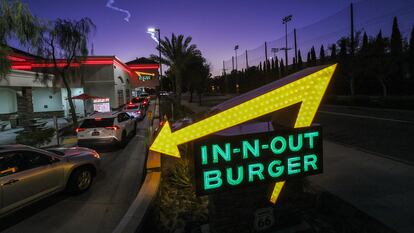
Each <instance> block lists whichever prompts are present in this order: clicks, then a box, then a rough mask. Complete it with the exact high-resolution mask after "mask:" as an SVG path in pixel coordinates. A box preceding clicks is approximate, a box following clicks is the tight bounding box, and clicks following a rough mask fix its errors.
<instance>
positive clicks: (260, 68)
mask: <svg viewBox="0 0 414 233" xmlns="http://www.w3.org/2000/svg"><path fill="white" fill-rule="evenodd" d="M259 71H260V72H262V71H263V68H262V62H260V63H259Z"/></svg>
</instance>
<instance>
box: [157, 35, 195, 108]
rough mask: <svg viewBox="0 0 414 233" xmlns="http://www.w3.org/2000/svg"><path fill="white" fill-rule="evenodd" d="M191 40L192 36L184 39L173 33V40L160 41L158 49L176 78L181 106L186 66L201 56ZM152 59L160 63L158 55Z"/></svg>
mask: <svg viewBox="0 0 414 233" xmlns="http://www.w3.org/2000/svg"><path fill="white" fill-rule="evenodd" d="M191 40H192V38H191V37H190V36H188V37H186V38H184V36H183V35H178V36H176V35H175V34H174V33H173V34H172V35H171V39H169V38H168V37H165V39H164V40H161V41H160V46H158V47H157V49H158V50H159V51H161V54H162V55H163V58H162V59H161V62H162V63H163V64H165V65H167V66H169V67H170V72H171V73H172V74H173V75H174V77H175V91H176V94H177V102H178V104H181V93H182V87H183V81H184V80H183V79H184V70H185V68H186V65H187V64H188V63H189V62H190V61H191V59H192V58H193V57H194V56H201V52H200V50H198V49H197V46H196V45H195V44H190V43H191ZM151 58H152V59H154V60H156V61H159V57H158V56H157V55H154V54H152V55H151Z"/></svg>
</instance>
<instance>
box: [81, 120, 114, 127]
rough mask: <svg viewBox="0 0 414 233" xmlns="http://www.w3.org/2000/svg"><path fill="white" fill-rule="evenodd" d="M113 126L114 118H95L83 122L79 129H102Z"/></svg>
mask: <svg viewBox="0 0 414 233" xmlns="http://www.w3.org/2000/svg"><path fill="white" fill-rule="evenodd" d="M113 124H114V118H95V119H85V120H83V123H82V125H81V126H80V127H81V128H103V127H108V126H112V125H113Z"/></svg>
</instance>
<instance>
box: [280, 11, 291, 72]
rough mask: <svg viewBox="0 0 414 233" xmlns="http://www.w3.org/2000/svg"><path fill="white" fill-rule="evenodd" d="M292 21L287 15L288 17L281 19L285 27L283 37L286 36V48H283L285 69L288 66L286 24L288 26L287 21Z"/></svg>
mask: <svg viewBox="0 0 414 233" xmlns="http://www.w3.org/2000/svg"><path fill="white" fill-rule="evenodd" d="M291 20H292V15H288V16H286V17H284V18H283V19H282V23H283V24H284V25H285V36H286V38H285V39H286V44H285V45H286V46H285V64H286V68H287V66H288V62H289V61H288V40H287V24H288V22H289V21H291Z"/></svg>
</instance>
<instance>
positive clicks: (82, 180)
mask: <svg viewBox="0 0 414 233" xmlns="http://www.w3.org/2000/svg"><path fill="white" fill-rule="evenodd" d="M99 170H100V156H99V154H98V153H97V152H96V151H94V150H91V149H88V148H82V147H71V148H50V149H47V150H43V149H38V148H33V147H30V146H24V145H1V146H0V217H3V216H5V215H8V214H10V213H12V212H15V211H17V210H19V209H21V208H23V207H25V206H27V205H29V204H31V203H33V202H36V201H38V200H40V199H43V198H45V197H47V196H50V195H52V194H54V193H57V192H61V191H64V190H67V191H69V192H70V193H73V194H79V193H82V192H85V191H86V190H88V189H89V188H90V187H91V185H92V183H93V179H94V177H96V175H97V174H98V173H99Z"/></svg>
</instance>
